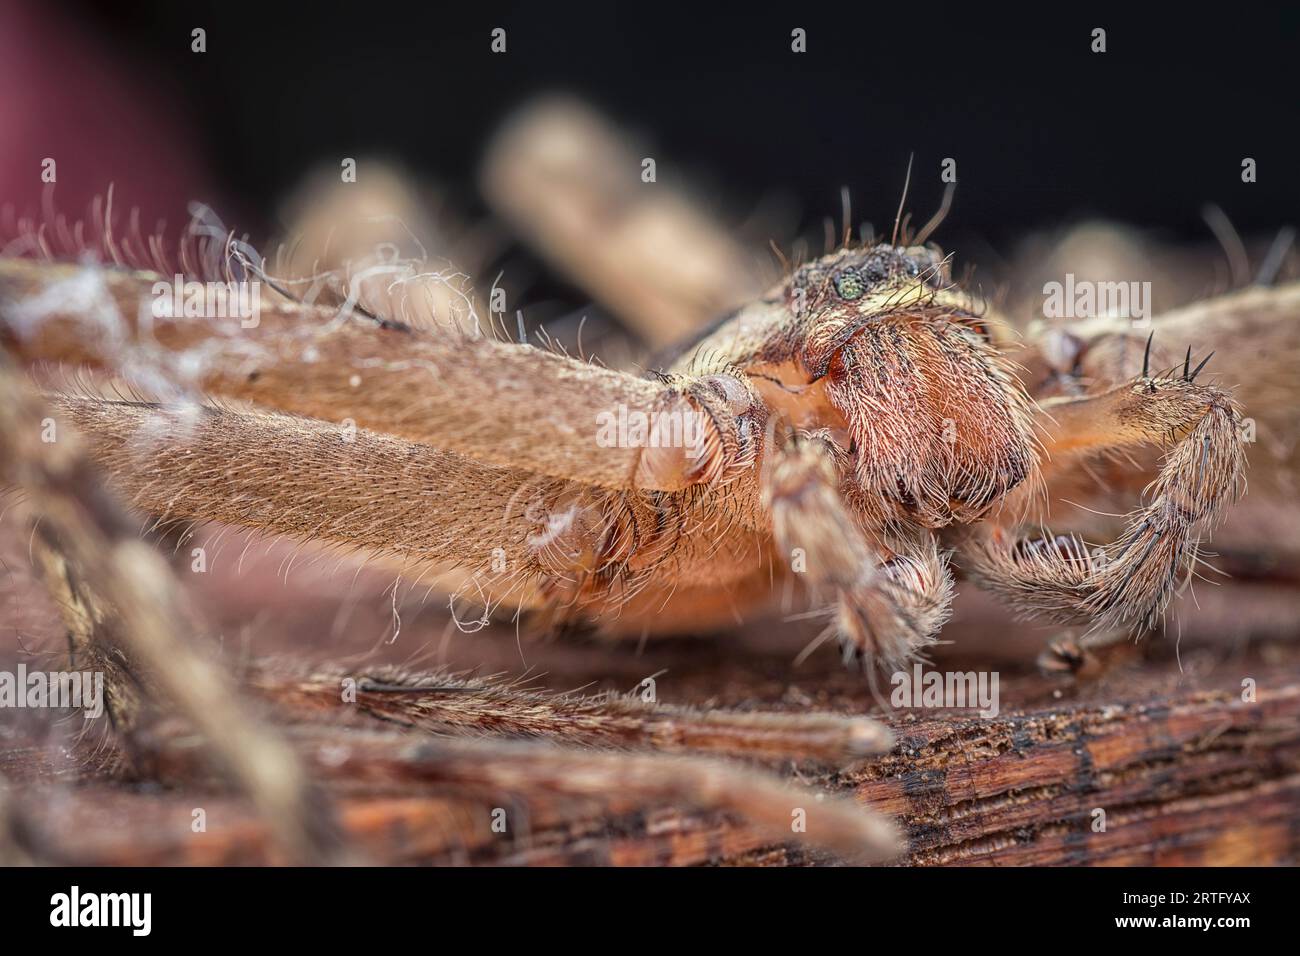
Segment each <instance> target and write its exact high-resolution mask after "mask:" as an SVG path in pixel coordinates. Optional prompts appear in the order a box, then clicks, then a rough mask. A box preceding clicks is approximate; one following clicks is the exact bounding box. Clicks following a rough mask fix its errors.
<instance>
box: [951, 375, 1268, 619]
mask: <svg viewBox="0 0 1300 956" xmlns="http://www.w3.org/2000/svg"><path fill="white" fill-rule="evenodd" d="M1198 371H1199V370H1198ZM1195 378H1196V372H1195V371H1192V370H1191V369H1190V367H1188V366H1184V367H1183V368H1182V369H1180V370H1178V372H1176V373H1173V374H1171V375H1170V376H1169V377H1163V376H1151V375H1149V374H1147V369H1145V368H1144V369H1143V374H1142V375H1141V376H1139V377H1138V378H1137V379H1136V380H1134V381H1132V382H1129V383H1126V384H1123V385H1117V386H1115V387H1113V388H1110V389H1107V390H1105V391H1103V392H1100V393H1098V394H1094V395H1090V396H1087V397H1083V398H1074V399H1059V400H1055V401H1050V402H1045V403H1044V404H1043V406H1042V407H1043V412H1044V415H1045V416H1047V421H1046V422H1045V427H1046V429H1047V431H1048V432H1049V434H1050V435H1051V436H1052V437H1051V438H1050V440H1049V442H1048V444H1047V450H1048V452H1049V455H1050V457H1051V465H1050V470H1051V471H1059V470H1060V469H1062V468H1064V467H1068V466H1069V464H1070V463H1072V462H1073V463H1075V464H1076V466H1077V463H1078V460H1079V458H1080V457H1081V456H1084V455H1090V454H1097V453H1107V452H1124V451H1126V450H1130V449H1135V448H1137V447H1139V446H1142V445H1153V444H1154V445H1159V444H1162V443H1166V442H1170V441H1172V442H1173V444H1172V446H1171V447H1170V448H1169V450H1168V452H1167V453H1166V455H1165V457H1164V461H1163V464H1162V466H1161V469H1160V473H1159V475H1158V476H1157V477H1156V479H1155V480H1154V481H1153V482H1152V483H1151V485H1149V486H1148V489H1147V495H1148V501H1147V503H1146V504H1145V505H1144V506H1143V507H1142V508H1140V509H1139V510H1137V511H1135V512H1133V513H1132V514H1131V515H1130V516H1129V518H1128V521H1127V524H1126V527H1125V529H1124V531H1123V533H1122V534H1121V535H1120V536H1119V537H1118V538H1117V539H1116V540H1115V541H1113V542H1111V543H1110V544H1107V545H1105V546H1102V547H1099V548H1093V549H1089V548H1088V547H1087V546H1086V545H1084V543H1083V542H1082V541H1081V540H1080V539H1079V538H1077V537H1075V536H1073V535H1068V536H1054V535H1052V534H1050V533H1044V534H1043V535H1042V536H1039V537H1035V538H1021V537H1018V536H1016V535H1014V534H1013V533H1012V532H1011V531H1010V530H1009V529H1007V528H1004V527H995V528H993V529H992V531H991V532H990V533H988V534H987V535H985V536H984V537H982V538H981V539H979V540H978V541H977V542H975V544H974V545H973V546H972V547H971V548H970V549H969V551H968V557H969V558H970V561H971V564H970V567H971V570H972V572H973V573H974V575H975V577H976V578H977V579H978V580H979V581H981V582H982V583H983V584H984V585H985V586H986V587H988V588H989V589H991V590H993V591H995V592H997V593H999V594H1001V595H1003V596H1004V597H1005V598H1006V599H1007V600H1008V601H1009V602H1010V603H1011V604H1012V605H1013V606H1015V607H1016V608H1017V609H1019V610H1020V611H1022V612H1024V613H1026V614H1027V615H1031V616H1043V617H1046V618H1049V619H1051V620H1054V621H1057V622H1060V623H1066V624H1080V623H1086V624H1092V625H1094V626H1095V627H1096V628H1097V629H1098V630H1099V631H1100V630H1105V629H1120V630H1127V631H1131V630H1133V629H1135V628H1150V627H1153V626H1154V625H1155V624H1156V622H1157V621H1158V619H1159V617H1160V615H1161V613H1162V612H1163V611H1164V609H1165V607H1166V605H1167V604H1168V603H1169V601H1170V599H1171V598H1172V597H1173V595H1174V593H1175V590H1176V589H1177V587H1178V584H1179V580H1180V578H1181V577H1182V576H1183V575H1184V573H1190V572H1191V571H1192V569H1193V567H1194V565H1195V562H1196V560H1197V549H1198V545H1199V543H1200V541H1201V538H1202V537H1203V536H1204V535H1205V534H1207V533H1208V532H1209V531H1210V529H1211V528H1212V527H1213V526H1214V525H1215V524H1216V522H1217V521H1218V520H1219V519H1220V518H1221V516H1222V514H1223V512H1224V510H1225V509H1226V508H1227V506H1228V505H1230V504H1231V503H1232V502H1233V501H1234V500H1235V499H1236V498H1237V497H1238V496H1239V494H1240V492H1241V489H1242V485H1243V480H1244V471H1245V465H1246V460H1245V454H1244V452H1243V449H1242V441H1241V434H1240V424H1241V423H1240V412H1239V409H1238V407H1237V405H1236V403H1235V402H1234V401H1233V399H1232V398H1231V396H1229V394H1228V393H1227V392H1225V391H1224V390H1223V389H1221V388H1218V387H1215V386H1212V385H1205V384H1200V383H1198V382H1196V381H1195ZM1048 480H1049V483H1050V474H1049V476H1048Z"/></svg>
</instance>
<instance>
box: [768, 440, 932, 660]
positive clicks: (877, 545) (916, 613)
mask: <svg viewBox="0 0 1300 956" xmlns="http://www.w3.org/2000/svg"><path fill="white" fill-rule="evenodd" d="M848 470H849V469H848V456H847V454H846V453H845V452H844V451H843V450H842V449H841V448H839V447H838V446H837V445H836V444H835V443H834V442H833V441H832V440H831V439H830V438H829V437H828V436H827V435H826V434H825V433H817V434H811V435H805V436H803V437H802V438H800V439H797V440H794V441H791V442H788V443H787V444H785V445H784V446H782V447H779V448H776V449H774V450H773V452H772V460H771V462H770V463H769V467H768V469H767V470H766V474H765V477H764V481H763V500H764V504H765V506H766V508H767V509H768V510H769V512H770V514H771V516H772V526H773V533H774V537H775V540H776V546H777V548H778V553H780V554H782V555H785V556H789V557H790V559H791V562H792V564H795V562H796V561H797V562H799V563H798V564H796V565H795V566H796V567H799V566H802V567H803V568H805V570H806V574H807V577H808V581H809V585H810V588H811V589H812V590H813V591H814V592H817V591H828V592H831V593H834V594H835V595H836V598H837V607H836V610H835V623H834V625H833V626H832V628H831V629H830V630H828V632H827V633H828V635H829V634H830V633H837V634H838V636H839V638H840V641H841V643H842V646H843V649H844V654H845V658H846V659H848V660H851V659H853V658H855V657H861V658H863V659H864V660H865V661H867V662H868V663H872V662H875V661H879V662H881V663H883V664H885V665H886V666H889V667H896V666H899V665H901V664H903V663H904V662H906V661H907V660H908V659H910V658H912V657H913V656H915V655H916V654H917V653H918V652H919V651H921V650H923V649H924V648H925V647H926V646H928V645H930V644H933V643H934V641H935V635H936V634H937V633H938V631H939V629H940V628H941V627H942V626H943V624H944V622H945V621H946V620H947V619H948V616H949V613H950V605H951V602H952V575H951V574H950V572H949V570H948V567H947V563H946V562H945V561H944V559H943V558H942V557H941V556H940V554H939V551H938V547H937V545H936V543H935V540H934V537H933V535H931V534H930V533H929V532H927V531H917V532H915V533H914V537H913V538H912V539H910V540H907V541H889V542H888V543H887V542H886V541H884V540H873V537H872V536H870V535H868V534H866V533H865V532H864V531H863V529H862V528H861V527H860V525H859V522H858V520H857V519H856V518H855V517H854V516H853V514H852V513H851V511H850V510H849V508H848V507H847V506H846V505H845V503H844V499H843V497H842V496H841V492H840V487H841V479H840V474H841V473H844V472H847V471H848Z"/></svg>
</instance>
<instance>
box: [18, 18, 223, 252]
mask: <svg viewBox="0 0 1300 956" xmlns="http://www.w3.org/2000/svg"><path fill="white" fill-rule="evenodd" d="M176 42H177V43H185V44H188V43H189V37H188V36H178V37H177V38H176ZM195 55H196V56H198V55H200V54H195ZM147 66H148V65H147V64H140V65H138V66H137V65H135V64H132V63H130V62H129V61H127V60H126V59H125V58H124V57H122V56H120V55H118V54H117V53H116V52H115V51H114V50H112V49H110V48H109V47H107V46H106V45H105V44H104V43H103V42H102V41H101V40H100V39H99V38H98V37H96V36H95V35H94V34H93V33H91V32H90V31H89V30H88V28H87V26H86V25H85V24H84V23H82V22H78V21H76V20H75V19H74V18H73V16H72V14H71V13H70V12H69V11H67V10H62V9H59V8H57V7H56V6H55V5H53V4H49V3H39V2H30V3H29V2H23V0H0V90H3V91H4V92H3V95H0V207H4V206H10V207H12V208H13V210H14V212H15V213H16V214H17V215H19V216H24V215H28V216H30V215H35V214H38V213H39V211H40V209H41V200H42V195H43V193H44V191H45V190H46V189H47V184H46V183H44V182H42V180H41V171H42V162H43V160H45V159H46V158H50V159H53V160H55V163H56V172H57V181H56V184H55V187H54V194H53V199H54V206H55V208H56V209H57V210H58V211H59V212H60V213H63V214H65V215H67V216H68V217H69V218H73V219H76V218H80V217H82V216H84V215H85V214H86V211H87V209H88V208H89V204H90V202H91V200H92V199H93V198H94V197H95V196H97V195H103V194H104V193H105V192H107V190H108V187H109V185H110V184H112V185H113V186H114V207H115V209H117V210H120V211H121V215H120V216H119V214H117V213H115V215H114V219H115V221H117V222H120V221H122V219H124V217H125V213H126V212H127V211H128V210H129V209H130V208H131V207H133V206H138V207H139V208H140V223H141V226H142V227H143V228H145V229H153V228H154V227H155V225H156V224H157V222H158V221H159V220H165V221H166V223H167V226H168V229H167V234H168V235H169V236H176V235H178V233H179V231H180V228H181V227H182V226H184V224H185V223H187V222H188V221H189V215H188V214H187V212H186V206H187V204H188V203H189V202H190V201H191V200H194V199H203V200H205V201H211V200H212V199H214V198H215V197H214V196H213V195H212V191H211V187H210V178H209V174H208V170H207V168H206V166H205V164H204V162H203V160H202V158H201V156H200V154H199V150H198V149H197V141H196V139H195V136H194V133H193V124H191V123H189V122H188V121H187V119H186V117H185V114H184V111H183V108H182V107H181V106H180V105H179V104H178V103H176V102H174V101H173V100H171V99H170V98H169V97H168V96H166V95H165V94H164V93H162V92H161V91H160V90H159V89H158V88H157V87H156V86H150V79H151V77H150V72H149V70H148V68H147ZM155 82H156V79H155Z"/></svg>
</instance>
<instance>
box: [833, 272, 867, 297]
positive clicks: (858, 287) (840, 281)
mask: <svg viewBox="0 0 1300 956" xmlns="http://www.w3.org/2000/svg"><path fill="white" fill-rule="evenodd" d="M835 291H836V292H837V293H838V294H839V297H840V298H841V299H849V300H852V299H860V298H862V296H863V295H864V294H865V293H866V291H867V284H866V283H865V282H863V281H862V276H860V275H858V274H857V273H856V272H841V273H840V274H839V275H837V276H836V277H835Z"/></svg>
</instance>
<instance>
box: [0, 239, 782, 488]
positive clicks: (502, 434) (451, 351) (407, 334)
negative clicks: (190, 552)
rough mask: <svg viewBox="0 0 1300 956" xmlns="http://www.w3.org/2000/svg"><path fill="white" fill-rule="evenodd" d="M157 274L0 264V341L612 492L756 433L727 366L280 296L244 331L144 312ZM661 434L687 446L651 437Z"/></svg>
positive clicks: (688, 482)
mask: <svg viewBox="0 0 1300 956" xmlns="http://www.w3.org/2000/svg"><path fill="white" fill-rule="evenodd" d="M158 278H159V277H158V276H155V275H151V274H149V273H126V272H122V271H120V270H114V269H108V268H100V267H97V266H86V267H81V266H69V265H61V264H47V263H37V262H29V261H23V260H0V312H3V313H4V314H3V315H0V342H3V343H4V344H5V345H7V346H8V347H10V348H11V349H12V350H13V351H14V353H15V355H17V356H18V357H19V358H20V359H22V360H23V361H25V362H29V363H34V362H40V361H45V362H69V363H77V364H82V365H87V366H91V367H95V368H100V369H107V370H111V371H114V372H119V373H129V372H130V371H131V368H126V367H124V366H132V365H134V366H136V367H138V366H140V364H141V363H142V362H143V363H144V365H145V367H148V368H150V371H151V373H152V374H153V376H154V377H155V378H157V377H158V376H159V375H161V376H162V378H163V379H168V378H172V379H176V380H178V381H180V382H182V383H183V384H185V385H188V386H190V387H193V388H196V389H201V390H203V391H204V392H206V393H209V394H214V395H219V396H224V397H229V398H238V399H243V400H246V401H251V402H254V403H256V404H258V405H261V406H263V407H265V408H269V409H275V410H278V411H282V412H290V413H293V414H296V415H304V416H309V417H314V418H318V419H321V420H323V421H350V422H351V423H353V424H355V425H357V426H360V427H363V428H369V429H373V430H375V431H379V432H385V433H387V434H389V435H393V436H397V437H400V438H404V439H407V440H409V441H413V442H419V443H423V444H426V445H430V446H433V447H436V448H440V449H443V450H445V451H453V452H458V453H461V454H464V455H466V456H468V457H470V458H474V459H477V460H479V461H482V462H486V463H488V464H492V465H497V466H501V467H504V468H514V469H523V470H527V471H530V472H532V473H534V474H538V475H546V476H549V477H552V478H560V479H568V480H572V481H577V482H582V483H584V484H587V485H595V486H599V487H603V488H614V489H620V490H626V489H636V490H640V491H665V492H673V491H681V490H683V489H686V488H690V487H692V486H696V485H702V484H710V483H712V482H714V481H717V480H719V479H721V480H726V479H727V478H730V477H734V476H735V475H736V474H737V473H738V472H740V471H743V470H745V469H747V468H748V467H749V465H750V463H751V462H752V460H753V457H754V454H755V448H754V445H753V441H752V440H751V436H757V435H758V434H760V433H761V430H762V425H763V422H762V420H761V418H759V417H757V416H759V415H760V413H761V411H762V408H763V406H762V403H761V402H759V401H758V399H757V396H756V395H755V394H754V392H753V391H752V389H751V388H750V386H749V385H748V384H747V383H746V382H745V381H744V380H743V378H742V377H741V376H739V375H733V374H728V373H726V372H723V373H719V374H714V375H699V376H696V375H689V376H688V375H673V376H662V377H661V378H660V379H659V380H658V381H654V380H649V379H644V378H640V377H638V376H636V375H632V374H628V373H626V372H616V371H612V370H610V369H607V368H605V367H603V366H599V365H595V364H592V363H589V362H584V361H579V360H577V359H574V358H571V357H570V356H568V355H560V354H556V353H554V352H549V351H545V350H543V349H539V348H534V347H531V346H526V345H518V344H514V343H510V342H504V341H498V340H496V339H492V338H487V337H483V336H468V335H465V334H462V333H461V331H460V330H459V329H458V328H456V327H453V326H451V325H446V326H444V327H442V328H440V329H439V330H438V331H437V332H431V331H429V330H428V329H423V328H416V327H412V326H409V325H404V324H402V323H400V322H395V321H391V320H377V319H373V318H370V317H368V316H364V315H361V314H360V313H351V312H348V311H346V310H339V309H335V308H326V307H318V306H309V305H304V304H301V303H298V302H289V301H278V300H277V301H274V302H271V303H267V304H264V305H263V306H262V307H261V309H260V312H259V314H258V316H257V317H256V321H255V322H253V323H252V324H251V325H249V324H246V323H244V322H242V321H240V320H237V319H236V320H232V319H211V320H206V321H203V322H196V321H194V320H193V318H186V317H184V316H173V315H161V316H155V315H152V311H151V310H152V303H153V301H154V296H153V293H152V292H151V290H152V288H153V285H154V280H156V279H158ZM77 290H80V292H78V291H77ZM154 366H156V368H155V367H154ZM128 377H129V376H128ZM539 396H545V400H539ZM665 429H667V430H669V431H671V432H672V433H673V435H675V436H681V435H685V434H689V435H690V440H689V441H679V440H672V441H665V440H663V438H662V435H663V433H664V430H665Z"/></svg>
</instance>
